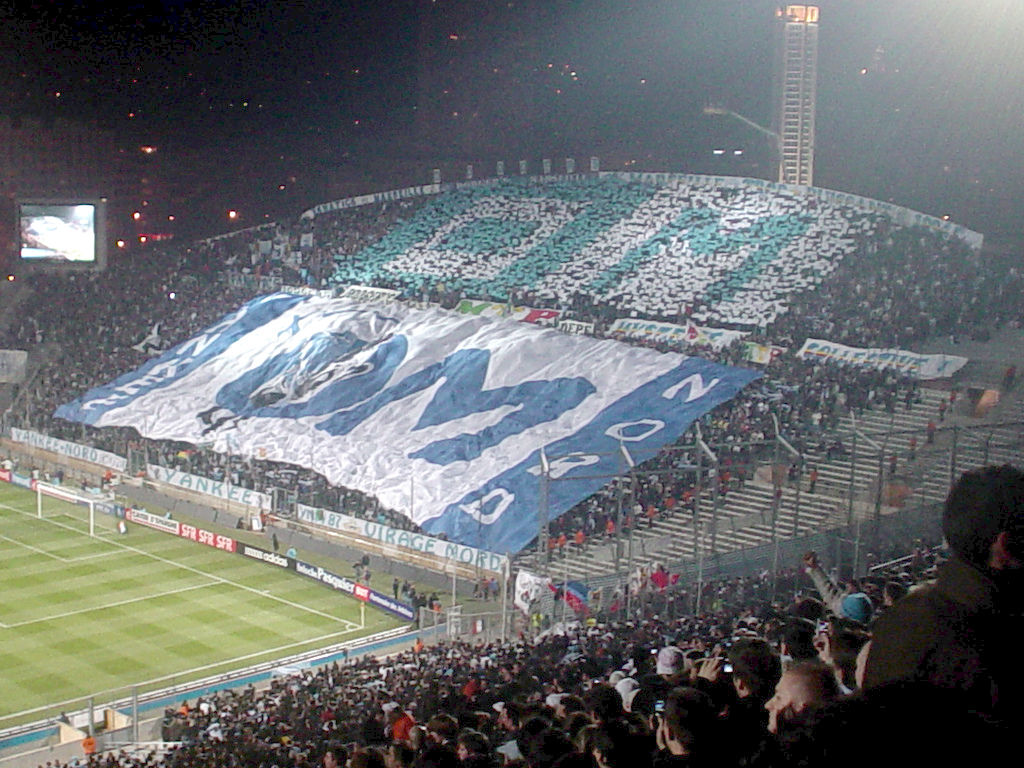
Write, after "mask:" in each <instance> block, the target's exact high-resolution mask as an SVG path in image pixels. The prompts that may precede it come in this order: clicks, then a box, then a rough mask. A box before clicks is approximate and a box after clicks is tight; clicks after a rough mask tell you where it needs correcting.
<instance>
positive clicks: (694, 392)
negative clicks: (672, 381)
mask: <svg viewBox="0 0 1024 768" xmlns="http://www.w3.org/2000/svg"><path fill="white" fill-rule="evenodd" d="M718 381H719V380H718V379H712V380H711V383H709V384H707V385H706V386H705V384H704V377H703V376H701V375H700V374H699V373H695V374H693V375H692V376H687V377H686V378H685V379H683V380H682V381H680V382H679V383H678V384H676V385H675V386H672V387H669V388H668V389H666V390H665V391H664V392H662V393H661V396H662V397H664V398H665V399H666V400H671V399H672V398H674V397H675V396H676V395H678V394H679V392H680V390H681V389H682V388H683V387H687V386H688V387H689V388H690V393H689V394H688V395H687V396H686V401H685V402H687V403H689V402H690V401H692V400H696V399H697V398H699V397H704V395H706V394H707V393H708V392H710V391H711V390H712V389H714V388H715V386H716V385H717V384H718Z"/></svg>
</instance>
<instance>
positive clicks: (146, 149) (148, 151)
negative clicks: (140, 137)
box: [139, 144, 156, 155]
mask: <svg viewBox="0 0 1024 768" xmlns="http://www.w3.org/2000/svg"><path fill="white" fill-rule="evenodd" d="M139 151H140V152H142V154H144V155H152V154H153V153H154V152H156V147H154V146H152V145H151V144H143V145H142V146H141V147H139Z"/></svg>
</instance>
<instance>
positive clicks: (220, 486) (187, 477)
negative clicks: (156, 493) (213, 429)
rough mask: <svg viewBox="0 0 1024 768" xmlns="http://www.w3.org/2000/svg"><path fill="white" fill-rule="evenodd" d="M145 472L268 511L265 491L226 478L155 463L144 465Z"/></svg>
mask: <svg viewBox="0 0 1024 768" xmlns="http://www.w3.org/2000/svg"><path fill="white" fill-rule="evenodd" d="M146 474H147V475H149V477H150V478H152V479H153V480H158V481H160V482H161V483H167V485H173V486H175V487H176V488H184V489H185V490H189V491H195V492H196V493H202V494H205V495H207V496H214V497H216V498H218V499H224V500H225V501H233V502H236V503H238V504H244V505H245V506H247V507H254V508H256V509H262V510H264V511H266V512H269V511H270V509H271V498H270V496H269V495H268V494H266V493H261V492H260V491H254V490H252V489H251V488H243V487H242V486H240V485H232V484H231V483H229V482H227V481H226V480H211V479H210V478H208V477H201V476H199V475H192V474H189V473H188V472H180V471H179V470H177V469H168V468H167V467H161V466H158V465H156V464H147V465H146Z"/></svg>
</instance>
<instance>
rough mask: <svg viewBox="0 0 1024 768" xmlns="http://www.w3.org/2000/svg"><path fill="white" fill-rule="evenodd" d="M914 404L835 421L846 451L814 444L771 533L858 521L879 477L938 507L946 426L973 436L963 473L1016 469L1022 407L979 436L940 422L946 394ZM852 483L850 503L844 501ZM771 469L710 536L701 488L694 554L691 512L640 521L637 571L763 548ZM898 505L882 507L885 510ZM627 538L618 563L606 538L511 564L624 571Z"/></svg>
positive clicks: (710, 498)
mask: <svg viewBox="0 0 1024 768" xmlns="http://www.w3.org/2000/svg"><path fill="white" fill-rule="evenodd" d="M919 393H920V397H919V399H918V401H917V402H914V403H913V404H912V405H911V407H910V409H906V407H905V406H904V405H902V404H900V405H899V406H898V407H897V408H896V409H895V410H893V411H891V412H890V411H887V410H885V409H884V408H876V409H873V410H865V411H864V412H862V413H861V414H860V415H857V416H853V417H850V416H847V417H844V418H843V419H841V421H840V424H839V426H838V428H837V429H836V430H835V432H834V433H832V436H833V437H835V436H837V437H839V439H840V440H841V441H842V443H843V445H844V446H845V447H846V451H845V453H844V454H842V455H833V456H832V457H829V456H827V455H826V453H825V451H823V450H820V449H818V448H817V447H812V448H809V449H808V450H807V451H806V454H805V471H804V475H803V477H801V478H800V479H799V480H798V481H796V482H794V483H790V482H786V483H783V485H782V486H781V487H780V489H779V490H780V491H781V495H780V496H779V498H778V515H777V517H776V527H775V532H774V533H775V535H776V536H778V537H781V538H791V537H793V536H797V535H804V534H809V533H813V532H815V531H820V530H823V529H826V528H831V527H835V526H837V525H843V524H845V523H846V522H847V520H848V518H849V515H850V513H851V511H854V514H856V515H858V516H863V515H865V514H866V513H867V510H868V509H873V507H874V503H875V500H876V497H877V494H878V478H879V476H880V475H881V476H882V478H883V480H888V479H893V480H895V481H898V482H900V483H902V484H905V485H906V486H907V487H908V489H909V491H910V493H911V497H912V499H913V501H914V503H922V502H923V503H931V502H935V503H941V502H942V501H943V500H944V499H945V497H946V493H947V491H948V488H949V482H950V477H949V472H950V462H949V454H950V444H951V442H952V427H953V426H954V425H957V426H971V427H975V429H972V430H965V429H961V430H958V435H957V467H958V471H963V470H964V469H968V468H970V467H978V466H984V465H986V464H992V463H1005V462H1010V463H1017V464H1019V463H1020V462H1021V454H1022V451H1024V444H1022V443H1024V435H1022V433H1021V429H1020V427H1019V422H1021V421H1024V403H1014V404H1013V405H1012V406H1011V404H1010V403H1004V404H1003V405H1004V406H1005V407H1003V408H1001V409H999V411H1000V412H999V413H994V414H992V415H993V417H995V418H997V419H999V421H1003V422H1013V421H1016V422H1018V425H1017V426H1012V425H1011V426H1000V424H999V423H995V422H994V423H993V425H992V427H991V428H990V429H986V430H980V431H979V430H978V429H977V427H978V422H977V420H975V419H971V418H970V417H967V416H965V415H963V414H962V413H960V412H959V410H962V409H958V408H947V409H946V416H945V420H944V421H943V420H940V409H939V403H940V402H943V401H944V402H946V403H948V402H949V392H948V390H941V389H931V388H925V387H922V388H921V389H920V390H919ZM930 421H934V422H935V424H936V426H937V427H939V429H938V430H937V433H936V439H935V442H934V443H933V444H928V443H927V426H928V423H929V422H930ZM911 436H915V437H916V439H917V447H916V451H915V455H914V457H913V458H912V457H911V455H910V437H911ZM893 454H895V455H896V457H897V473H896V475H895V476H891V475H890V467H889V458H890V456H891V455H893ZM812 465H813V466H815V467H817V469H818V475H819V477H818V482H817V485H816V488H815V493H813V494H812V493H809V489H808V480H807V471H808V467H810V466H812ZM851 477H852V478H853V499H852V500H851V498H850V495H849V488H850V478H851ZM769 478H770V469H766V470H765V471H762V472H761V473H760V476H759V477H755V478H754V479H753V480H751V481H748V482H747V483H746V484H745V485H743V486H742V487H741V488H733V489H732V490H730V491H729V492H728V493H727V494H725V495H723V496H722V497H720V498H719V499H718V502H717V503H718V515H717V518H718V525H717V529H716V530H715V531H714V535H713V536H712V533H711V523H712V520H713V518H714V505H715V499H714V495H713V491H712V490H711V489H710V488H705V489H704V491H703V492H702V495H701V498H700V503H699V506H698V509H699V519H700V522H701V528H702V536H701V540H700V550H698V549H697V548H696V547H695V543H694V539H695V532H694V520H693V515H692V514H690V513H689V512H686V511H677V512H676V513H674V514H673V515H671V516H665V515H659V517H658V518H657V519H656V520H655V522H654V524H653V525H648V523H647V522H646V521H641V522H640V523H639V525H638V526H637V527H636V528H635V529H634V531H633V537H632V548H633V552H632V563H633V565H634V566H645V567H652V566H653V565H654V564H656V563H669V564H670V563H673V562H678V561H680V560H691V559H694V558H695V556H696V554H697V553H698V551H701V550H702V551H703V553H704V555H705V556H709V555H714V554H715V553H717V554H724V553H726V552H731V551H735V550H739V549H744V548H750V547H756V546H761V545H764V544H769V543H771V541H772V540H773V531H772V511H773V506H774V503H775V501H774V499H775V493H776V490H775V487H774V486H773V485H772V484H771V482H770V481H769ZM894 509H895V507H885V508H884V509H883V511H884V512H886V513H888V512H891V511H893V510H894ZM628 547H629V543H628V537H626V536H623V541H622V542H621V544H620V551H619V558H618V563H617V564H616V558H615V541H614V540H606V539H604V538H601V539H596V540H594V541H592V542H590V543H588V544H587V545H586V546H585V547H584V549H583V550H582V551H579V550H578V549H577V548H576V547H575V546H574V545H572V544H569V545H568V546H567V547H566V551H564V552H562V553H555V554H554V555H553V556H552V557H551V558H550V560H549V561H547V562H545V560H546V559H542V558H541V557H540V556H539V555H538V553H537V552H536V550H535V549H531V550H527V551H524V552H523V553H522V554H521V555H520V556H519V557H517V558H516V561H515V565H516V566H517V567H521V568H526V569H528V570H532V571H535V572H542V573H543V572H546V573H548V574H549V575H551V577H552V578H555V579H556V580H557V579H560V578H562V577H564V578H568V579H581V580H583V579H587V578H593V577H598V576H604V575H609V574H614V573H616V572H617V571H618V572H620V573H625V572H626V571H627V564H628V563H629V561H630V558H629V554H628Z"/></svg>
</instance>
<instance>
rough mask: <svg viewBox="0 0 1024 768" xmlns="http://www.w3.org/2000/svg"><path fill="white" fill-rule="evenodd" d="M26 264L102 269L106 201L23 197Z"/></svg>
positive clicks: (20, 216)
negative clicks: (27, 198)
mask: <svg viewBox="0 0 1024 768" xmlns="http://www.w3.org/2000/svg"><path fill="white" fill-rule="evenodd" d="M17 219H18V222H17V223H18V232H19V233H20V248H19V251H18V256H19V262H20V263H21V264H22V265H23V266H33V265H36V266H45V267H49V268H57V269H60V268H72V269H74V268H78V269H82V268H85V269H102V268H103V267H104V266H105V265H106V249H105V232H106V204H105V201H103V200H19V201H18V205H17Z"/></svg>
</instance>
